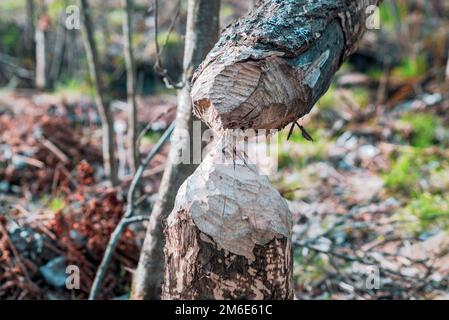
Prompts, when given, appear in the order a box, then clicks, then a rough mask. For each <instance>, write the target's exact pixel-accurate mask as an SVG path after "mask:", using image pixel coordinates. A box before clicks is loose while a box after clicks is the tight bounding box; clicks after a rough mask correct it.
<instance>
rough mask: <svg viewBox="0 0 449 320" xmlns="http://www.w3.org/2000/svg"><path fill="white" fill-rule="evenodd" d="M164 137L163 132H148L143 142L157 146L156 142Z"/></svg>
mask: <svg viewBox="0 0 449 320" xmlns="http://www.w3.org/2000/svg"><path fill="white" fill-rule="evenodd" d="M161 137H162V132H158V131H149V132H147V133H146V134H145V135H144V136H143V138H142V139H143V140H145V141H147V142H149V143H151V144H155V143H156V142H158V141H159V139H160V138H161Z"/></svg>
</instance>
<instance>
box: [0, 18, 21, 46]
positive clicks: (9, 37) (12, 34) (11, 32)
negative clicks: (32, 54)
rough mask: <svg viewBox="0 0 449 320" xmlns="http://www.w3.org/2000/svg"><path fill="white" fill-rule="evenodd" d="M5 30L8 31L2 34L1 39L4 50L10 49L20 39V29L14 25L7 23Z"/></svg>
mask: <svg viewBox="0 0 449 320" xmlns="http://www.w3.org/2000/svg"><path fill="white" fill-rule="evenodd" d="M7 30H8V32H6V33H3V34H2V37H1V41H2V45H3V47H4V48H6V51H10V50H11V49H12V48H14V47H15V46H17V43H18V42H19V41H20V35H21V31H20V29H19V28H18V27H17V26H16V25H12V24H11V25H8V27H7Z"/></svg>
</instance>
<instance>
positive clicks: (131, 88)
mask: <svg viewBox="0 0 449 320" xmlns="http://www.w3.org/2000/svg"><path fill="white" fill-rule="evenodd" d="M122 7H123V9H124V13H123V49H124V52H125V63H126V92H127V97H128V148H129V159H130V167H131V171H132V173H133V174H134V173H135V172H136V170H137V168H138V167H139V150H138V149H137V144H136V143H137V105H136V84H135V82H136V75H135V66H134V56H133V49H132V8H133V3H132V0H122Z"/></svg>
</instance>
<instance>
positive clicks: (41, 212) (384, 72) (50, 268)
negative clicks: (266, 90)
mask: <svg viewBox="0 0 449 320" xmlns="http://www.w3.org/2000/svg"><path fill="white" fill-rule="evenodd" d="M77 3H78V2H77V1H72V0H53V1H52V0H48V1H43V0H35V1H25V0H23V1H19V0H1V1H0V88H1V89H0V299H86V298H87V296H88V293H89V290H90V287H91V284H92V280H93V278H94V276H95V272H96V270H97V267H98V265H99V263H100V261H101V258H102V256H103V254H104V250H105V248H106V245H107V243H108V241H109V237H110V235H111V233H112V231H113V230H114V228H115V227H116V225H117V223H118V222H119V220H120V218H121V216H122V215H123V213H124V210H125V207H126V194H127V192H128V189H129V187H130V182H131V179H132V173H133V165H132V163H131V162H132V161H130V157H128V156H127V154H128V153H127V152H128V151H127V150H129V148H130V145H129V142H128V141H129V140H128V139H127V135H128V132H127V131H128V116H127V111H126V110H127V102H126V101H127V87H126V84H127V74H126V61H125V58H124V53H123V52H124V48H123V43H124V37H123V29H122V27H123V26H122V24H123V13H124V11H123V9H122V6H121V3H120V1H116V0H109V1H99V0H90V1H89V4H90V5H91V9H92V17H93V19H92V20H93V28H94V30H92V31H93V35H94V37H93V38H94V41H95V43H96V46H97V49H98V58H99V64H100V68H99V73H100V77H101V78H102V81H103V82H104V99H105V101H106V103H107V104H108V106H110V110H111V113H112V115H113V129H114V133H115V144H116V148H117V152H116V155H117V159H118V169H117V172H118V184H117V185H116V186H115V187H111V186H110V185H109V184H108V183H107V181H106V179H105V172H104V168H103V161H102V146H101V145H102V143H101V137H102V130H101V116H100V114H99V112H98V110H97V106H96V103H95V92H94V87H93V86H92V82H91V78H90V76H89V70H88V63H87V59H86V53H85V49H84V48H85V46H84V45H83V39H82V35H81V31H80V30H77V29H74V30H69V29H68V28H66V19H67V16H68V14H67V12H66V8H67V7H68V6H69V5H73V4H74V5H77ZM151 3H152V1H148V0H135V1H134V8H133V10H132V12H131V15H132V20H133V23H132V25H131V30H132V42H131V43H132V50H133V53H134V59H135V73H136V74H135V79H136V85H135V87H136V94H137V96H136V104H137V128H136V130H137V132H138V133H139V137H138V140H137V142H138V143H137V145H138V152H139V154H140V156H141V157H144V156H145V155H146V154H147V153H148V152H149V151H150V150H151V149H152V147H153V146H154V145H155V144H156V143H157V141H158V140H159V139H160V137H161V136H162V134H163V133H164V131H165V130H166V129H167V128H169V127H170V125H171V123H172V122H173V120H174V118H175V114H176V90H175V89H170V88H167V86H166V85H165V84H164V82H163V81H162V77H161V75H160V74H159V73H157V72H155V71H154V68H153V66H154V65H155V63H156V62H157V60H158V59H159V58H160V64H161V65H163V67H164V68H165V69H166V73H167V74H168V76H169V77H170V78H171V79H174V80H175V81H179V80H180V79H181V74H182V56H183V48H184V32H185V24H186V8H185V2H184V1H181V2H180V3H181V6H180V7H179V6H178V1H177V0H166V1H160V3H159V10H158V28H157V35H156V33H155V22H154V8H153V7H152V4H151ZM249 5H250V1H249V0H223V1H222V5H221V17H220V18H221V25H222V27H225V26H226V25H227V24H229V23H230V22H232V21H233V20H234V19H236V18H237V17H239V16H241V15H242V14H244V13H245V12H247V10H248V8H249ZM151 8H153V10H152V9H151ZM380 17H381V20H380V30H371V31H369V32H367V33H366V35H365V37H364V39H363V41H362V43H361V44H360V48H359V50H358V51H357V53H356V54H355V55H353V56H352V57H351V58H350V60H349V61H348V62H346V63H345V64H344V65H343V66H342V68H341V70H340V71H339V72H338V74H337V76H336V77H335V79H334V82H333V84H332V86H331V88H330V89H329V91H328V92H327V93H326V95H325V96H324V97H322V98H321V100H320V101H319V103H318V104H317V106H315V108H314V109H313V111H312V113H311V114H310V115H308V116H307V117H305V118H304V119H303V120H302V124H303V125H304V126H305V127H306V128H307V130H308V132H309V133H310V135H311V136H312V137H313V139H314V142H310V141H307V140H305V139H304V138H303V137H302V136H301V133H300V132H295V133H293V135H292V137H291V138H290V140H289V141H287V139H286V138H287V133H288V132H283V133H282V134H281V137H280V140H279V143H280V156H279V170H278V173H277V174H276V175H274V176H271V177H270V179H271V180H272V181H273V183H274V184H275V185H276V187H277V188H278V190H279V191H280V192H281V194H282V195H283V196H284V197H285V198H286V199H287V200H288V202H289V206H290V209H291V211H292V213H293V215H294V221H295V223H296V224H295V226H294V243H295V267H294V268H295V269H294V274H295V292H296V296H297V298H298V299H449V234H448V233H447V231H448V229H449V161H448V158H449V112H448V111H449V57H448V52H449V2H448V1H445V0H432V1H427V0H409V1H405V0H398V1H388V0H386V1H384V3H383V4H382V6H381V8H380ZM39 39H40V40H42V39H44V40H43V41H44V42H43V44H44V45H43V48H42V44H41V45H38V44H37V42H38V41H40V40H39ZM156 41H157V42H158V43H159V45H160V47H161V48H163V50H159V51H158V50H157V48H156V45H155V42H156ZM37 50H41V52H44V54H43V56H41V59H44V60H43V61H44V64H43V66H44V67H43V69H42V70H41V71H43V73H42V72H41V74H40V75H39V77H40V78H41V79H40V80H42V81H40V82H39V81H37V79H36V78H37V77H38V73H39V70H37V69H38V68H37V61H36V60H37V59H36V56H37V52H36V51H37ZM158 53H159V54H158ZM41 62H42V61H41ZM41 67H42V65H41ZM42 77H43V78H42ZM285 131H288V130H285ZM169 147H170V146H169V144H167V145H165V146H164V147H163V148H162V149H161V150H160V152H159V153H158V154H157V155H156V156H155V157H154V158H153V159H152V161H151V162H150V163H149V165H148V167H147V168H146V170H145V172H144V174H143V178H142V179H143V180H142V183H141V188H140V189H139V190H138V195H139V197H138V199H137V201H136V210H137V211H138V212H139V215H140V216H147V215H148V214H149V213H150V212H151V207H152V205H153V203H154V201H155V198H156V196H157V192H158V188H159V183H160V179H161V176H162V173H163V170H164V164H165V160H166V157H167V153H168V150H169ZM140 222H141V221H140ZM140 222H139V223H135V224H132V225H130V226H129V228H128V230H127V231H126V232H125V233H124V235H123V237H122V238H121V240H120V242H119V245H118V247H117V250H116V252H115V254H114V255H113V260H112V263H111V265H110V268H109V271H108V273H107V276H106V278H105V280H104V283H103V285H102V289H101V294H100V298H105V299H106V298H107V299H124V298H126V297H127V296H128V295H129V291H130V280H131V276H132V272H133V270H134V268H135V267H136V264H137V260H138V257H139V251H140V248H141V245H142V241H143V238H144V235H145V223H140ZM70 264H74V265H77V266H79V267H80V269H81V275H82V277H81V288H80V290H72V291H70V290H67V289H66V288H65V279H66V276H67V275H66V273H65V271H66V266H67V265H70ZM370 276H375V277H377V276H378V278H379V279H380V283H378V285H376V283H375V285H374V287H373V286H369V285H367V279H368V280H369V279H371V278H369V277H370ZM374 282H376V281H374Z"/></svg>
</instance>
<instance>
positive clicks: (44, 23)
mask: <svg viewBox="0 0 449 320" xmlns="http://www.w3.org/2000/svg"><path fill="white" fill-rule="evenodd" d="M39 11H40V15H39V22H38V25H37V28H36V29H35V32H36V34H35V39H34V40H35V43H36V76H35V84H36V87H37V88H38V89H41V90H42V89H46V88H47V87H48V61H47V39H46V34H47V30H48V28H49V27H50V17H49V16H48V14H47V8H46V5H45V4H44V3H42V4H41V6H40V10H39Z"/></svg>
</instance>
